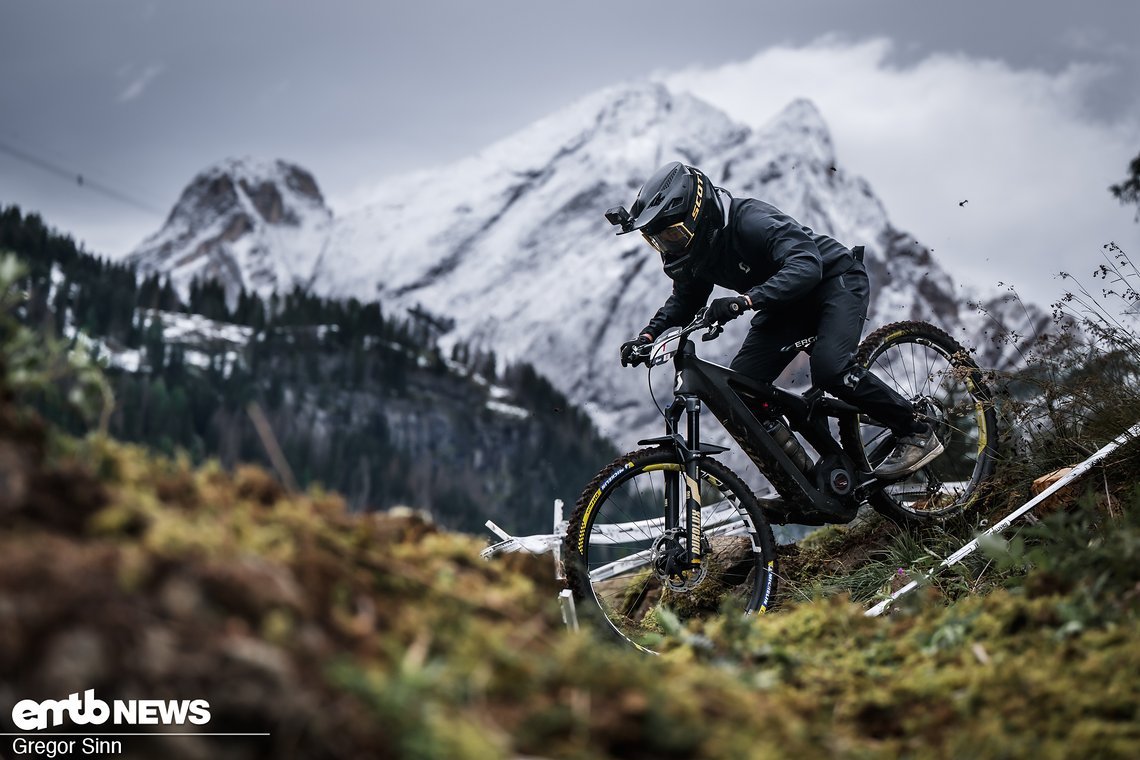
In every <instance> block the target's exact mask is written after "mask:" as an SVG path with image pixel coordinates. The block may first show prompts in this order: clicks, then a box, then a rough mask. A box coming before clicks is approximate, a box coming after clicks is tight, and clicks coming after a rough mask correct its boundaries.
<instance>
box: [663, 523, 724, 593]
mask: <svg viewBox="0 0 1140 760" xmlns="http://www.w3.org/2000/svg"><path fill="white" fill-rule="evenodd" d="M709 549H710V547H709V542H708V538H707V537H705V536H701V556H702V557H706V556H708V554H709ZM650 551H651V552H652V557H653V560H652V561H653V572H654V574H655V575H656V576H657V579H658V580H660V581H661V583H662V584H664V585H665V586H666V587H667V588H668V589H669V590H671V591H679V592H685V591H691V590H693V589H694V588H696V587H697V586H699V585H700V584H701V582H702V581H704V579H705V576H706V575H708V572H709V569H708V564H707V563H703V562H702V563H701V564H700V565H696V566H694V565H692V564H690V563H689V548H688V534H687V533H686V531H685V530H684V529H683V528H671V529H669V530H667V531H665V532H664V533H662V534H661V535H660V536H658V537H657V539H656V540H655V541H654V542H653V546H652V547H651V549H650Z"/></svg>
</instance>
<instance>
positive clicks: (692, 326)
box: [633, 306, 724, 363]
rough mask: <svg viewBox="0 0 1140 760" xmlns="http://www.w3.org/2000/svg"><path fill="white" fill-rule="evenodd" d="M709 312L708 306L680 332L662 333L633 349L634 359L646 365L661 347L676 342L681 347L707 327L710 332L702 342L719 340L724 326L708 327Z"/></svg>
mask: <svg viewBox="0 0 1140 760" xmlns="http://www.w3.org/2000/svg"><path fill="white" fill-rule="evenodd" d="M707 311H708V307H707V306H706V307H702V308H701V310H700V311H698V312H697V314H696V316H694V317H693V321H692V322H690V323H689V324H688V325H686V326H685V327H682V328H681V329H680V330H679V331H678V332H665V333H662V334H661V335H660V336H658V338H657V340H655V341H653V342H652V343H646V344H645V345H643V346H637V347H636V348H634V349H633V355H634V357H635V358H638V359H642V360H644V361H645V362H646V363H649V360H650V358H651V357H652V356H653V355H654V354H655V353H656V352H657V350H658V349H659V348H660V347H661V346H663V345H665V344H666V343H668V342H670V341H674V340H676V341H680V343H679V344H678V345H680V344H681V343H684V341H685V339H686V338H688V337H689V336H690V335H692V334H693V333H695V332H697V331H698V330H701V329H703V328H706V327H707V328H708V332H706V333H705V334H704V335H702V336H701V340H715V339H717V338H719V337H720V334H721V333H723V332H724V325H722V324H720V323H719V322H713V323H712V324H711V325H706V324H705V313H706V312H707Z"/></svg>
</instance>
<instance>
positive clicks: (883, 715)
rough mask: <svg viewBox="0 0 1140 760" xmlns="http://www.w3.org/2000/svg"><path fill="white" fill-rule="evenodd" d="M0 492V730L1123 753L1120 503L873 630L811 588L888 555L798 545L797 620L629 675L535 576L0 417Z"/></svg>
mask: <svg viewBox="0 0 1140 760" xmlns="http://www.w3.org/2000/svg"><path fill="white" fill-rule="evenodd" d="M0 486H2V487H0V522H2V531H0V557H3V561H2V562H0V641H2V645H0V683H2V684H4V685H5V688H3V689H0V714H3V715H8V714H10V709H11V706H12V704H13V702H14V700H15V699H19V698H25V697H33V698H41V699H42V698H59V697H62V696H65V695H66V694H67V693H69V692H71V691H77V690H82V689H86V688H95V689H96V690H97V691H98V693H99V694H100V696H101V697H102V698H104V699H111V698H119V699H127V698H165V699H190V698H205V699H208V700H209V701H210V704H211V706H212V715H213V720H212V721H211V723H210V724H209V729H210V730H213V731H270V732H271V733H272V734H273V736H272V737H271V739H268V740H266V739H254V740H248V741H245V742H244V743H243V742H242V741H241V740H235V739H217V740H206V739H203V740H201V741H200V742H199V741H198V740H194V739H183V740H179V739H170V740H168V742H167V744H166V745H165V746H164V747H163V749H162V753H163V755H164V756H168V757H198V756H220V755H221V754H222V753H225V754H226V755H227V756H232V757H363V756H370V757H384V756H408V757H413V756H414V757H449V758H450V757H478V758H485V757H496V756H500V757H512V756H517V755H520V754H521V755H533V756H546V757H582V758H586V757H591V758H592V757H607V756H611V757H682V756H684V757H692V756H696V757H745V756H748V757H789V756H803V757H818V756H847V757H895V756H898V755H900V754H903V755H906V756H915V757H926V756H930V757H1021V756H1027V755H1031V754H1032V755H1033V756H1040V757H1062V756H1071V755H1075V754H1080V755H1086V756H1088V755H1093V756H1101V757H1103V756H1119V757H1136V756H1140V715H1138V704H1140V675H1138V674H1140V636H1138V634H1140V630H1138V626H1137V607H1138V599H1140V562H1138V561H1137V560H1140V556H1137V555H1138V554H1140V519H1138V518H1137V515H1140V510H1133V511H1129V512H1125V516H1124V517H1123V518H1120V519H1116V520H1109V519H1105V518H1103V517H1101V516H1100V514H1099V513H1098V512H1097V511H1096V507H1095V505H1094V504H1092V503H1091V502H1089V503H1087V504H1085V506H1084V510H1083V511H1079V512H1078V513H1077V517H1073V516H1070V515H1066V514H1065V513H1061V515H1060V517H1058V518H1055V519H1054V522H1053V523H1050V531H1048V535H1049V536H1050V538H1048V539H1043V538H1041V539H1033V540H1031V541H1030V543H1029V544H1028V546H1029V548H1024V547H1022V548H1019V549H1018V550H1017V551H1015V552H1013V554H1012V555H1006V556H1005V557H1004V558H1003V559H1000V561H997V562H996V564H995V562H990V563H989V566H984V567H975V568H974V569H970V568H967V569H965V570H963V571H962V572H961V573H959V575H958V576H956V579H957V581H958V583H957V585H955V584H953V583H951V584H948V585H945V586H944V587H943V588H942V589H941V593H939V589H929V590H928V591H927V592H926V594H925V595H922V594H920V595H917V596H916V597H915V598H914V600H913V601H912V602H910V603H909V604H908V605H906V606H905V607H904V608H903V609H901V610H900V611H899V612H898V613H897V614H895V615H894V616H892V617H890V618H889V619H874V620H872V619H867V618H864V617H863V616H862V614H861V613H862V609H863V607H862V606H861V605H858V604H854V603H851V602H850V601H848V597H846V596H845V595H838V596H829V595H828V593H829V592H830V591H834V590H836V589H842V588H844V587H845V586H844V583H848V581H849V580H850V579H851V578H852V577H853V576H854V574H855V573H856V572H857V571H858V570H859V568H860V567H863V568H866V567H867V566H868V565H867V563H868V562H878V563H879V565H880V566H881V567H877V568H874V569H875V570H881V569H882V567H889V566H890V565H891V564H892V563H893V562H895V561H897V557H898V556H899V553H900V552H902V553H904V554H905V548H906V547H907V546H910V545H911V543H913V542H910V543H908V541H907V540H905V539H900V538H898V537H897V532H895V531H894V530H893V529H892V528H889V527H882V526H880V527H874V526H872V527H871V528H864V529H861V530H860V531H854V532H846V533H845V532H842V531H832V532H829V533H824V534H822V535H821V536H820V537H819V538H817V539H815V540H814V541H813V542H809V544H808V545H807V546H806V547H804V548H801V549H800V552H799V555H798V556H795V557H788V562H787V563H786V564H787V566H788V572H789V573H791V574H792V575H794V576H796V577H793V578H790V579H789V580H790V581H791V583H790V585H791V586H794V587H795V588H796V589H797V591H796V593H795V594H793V595H792V596H793V597H796V598H802V597H804V596H808V597H811V599H810V600H809V601H800V602H796V601H795V598H791V599H790V600H789V602H788V603H787V604H786V605H785V607H784V609H783V610H782V611H780V612H779V613H777V614H775V615H770V616H766V617H764V618H758V619H751V620H747V621H746V620H743V619H741V618H739V617H737V616H733V615H727V616H724V617H722V618H719V619H717V620H716V621H713V622H711V623H709V624H708V625H707V626H706V627H705V630H704V631H703V633H704V634H705V636H706V637H707V639H705V638H694V640H693V641H694V643H693V644H692V645H690V646H682V647H680V648H678V649H677V650H676V651H674V652H672V653H670V654H669V655H667V656H666V657H664V658H658V659H654V658H647V657H644V656H641V655H638V654H636V653H633V652H629V651H625V650H619V649H615V648H612V647H610V646H607V645H603V644H601V643H599V642H596V641H595V640H594V639H592V638H590V637H589V636H588V635H582V636H571V635H567V634H566V633H564V631H563V630H562V626H561V622H560V620H559V618H558V614H557V611H556V609H555V605H554V602H553V599H554V594H555V589H554V587H553V584H552V582H546V580H545V579H546V578H548V577H549V574H550V567H549V563H548V562H547V561H544V560H540V559H531V558H523V557H518V556H516V557H509V558H507V559H506V560H504V561H495V562H491V563H488V562H484V561H483V560H481V559H480V558H479V557H478V550H479V549H480V548H481V545H480V544H479V542H477V541H475V540H473V539H471V538H466V537H462V536H458V535H449V534H445V533H440V532H437V531H436V530H434V529H433V528H432V527H431V526H430V525H426V524H424V523H423V522H422V521H420V520H419V519H418V518H416V517H415V516H414V515H374V516H368V515H352V516H350V515H348V514H347V513H346V512H345V510H344V508H343V505H342V503H341V501H340V499H339V498H338V497H337V496H335V495H329V494H322V493H317V492H310V493H308V494H305V495H299V496H296V495H295V496H290V495H286V494H284V493H282V491H281V490H280V489H279V487H278V486H277V485H276V483H275V482H274V480H273V479H272V478H271V477H270V476H269V475H267V474H266V473H264V472H263V471H260V470H257V469H253V468H242V469H239V470H238V471H237V472H236V473H233V474H228V473H226V472H223V471H222V470H221V469H219V468H218V467H216V466H207V467H204V468H201V469H193V468H191V467H190V466H189V465H188V464H187V463H186V462H184V461H178V460H173V461H172V460H169V459H162V458H156V457H154V456H152V455H150V454H148V453H147V452H146V451H143V450H141V449H139V448H135V447H131V446H125V445H121V444H118V443H115V442H113V441H108V440H105V439H99V438H91V439H88V440H84V441H75V440H72V439H66V438H62V437H58V436H55V435H54V434H52V433H51V432H50V431H45V430H44V429H43V428H42V426H41V425H40V423H38V422H37V421H36V420H34V419H33V418H32V417H31V416H30V414H29V413H28V412H27V411H26V410H22V409H20V408H18V407H16V406H14V405H13V403H11V399H10V398H6V399H5V400H4V401H3V402H0ZM1082 515H1083V517H1082ZM1090 536H1091V537H1092V540H1090ZM1043 541H1044V542H1045V543H1042V542H1043ZM1049 542H1052V543H1049ZM900 546H901V547H902V549H900V548H899V547H900ZM1019 546H1020V545H1019ZM1034 546H1036V547H1037V548H1036V549H1034V548H1033V547H1034ZM1054 548H1055V551H1054ZM1082 551H1083V554H1082V553H1081V552H1082ZM1034 552H1036V553H1034ZM995 556H997V555H995ZM1077 558H1079V559H1077ZM999 566H1000V568H999ZM999 569H1000V572H999ZM979 571H980V572H981V574H983V575H985V574H986V573H988V574H989V577H990V578H991V580H989V581H985V580H984V579H983V580H979V579H978V578H976V577H973V578H971V577H970V576H971V573H973V574H974V576H976V575H977V574H978V572H979ZM821 574H823V575H824V576H825V577H826V578H827V580H826V582H822V581H820V580H819V577H820V575H821ZM868 575H870V573H869V574H868ZM880 577H881V576H880ZM845 579H847V580H845ZM857 585H858V584H854V583H848V585H847V586H846V588H856V586H857ZM967 589H976V590H988V591H989V593H988V594H985V595H977V594H963V593H962V592H963V591H964V590H967ZM856 591H857V592H858V589H856ZM864 593H865V592H864ZM948 596H949V597H954V596H960V598H959V599H958V600H957V601H956V602H949V601H948ZM210 741H214V742H215V743H214V744H209V743H208V742H210ZM126 750H127V753H128V755H129V754H131V753H132V752H137V753H138V754H136V755H135V756H138V757H145V756H153V753H154V751H155V748H154V745H153V744H147V745H145V746H141V745H140V746H139V747H137V748H134V747H133V746H132V745H130V744H128V745H127V747H126Z"/></svg>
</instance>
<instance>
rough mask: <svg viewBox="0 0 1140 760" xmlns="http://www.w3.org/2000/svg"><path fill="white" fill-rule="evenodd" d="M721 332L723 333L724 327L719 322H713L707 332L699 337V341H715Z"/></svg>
mask: <svg viewBox="0 0 1140 760" xmlns="http://www.w3.org/2000/svg"><path fill="white" fill-rule="evenodd" d="M722 332H724V325H722V324H721V323H720V322H713V323H712V324H711V325H709V329H708V332H706V333H705V334H704V335H702V336H701V340H716V339H717V338H719V337H720V334H721V333H722Z"/></svg>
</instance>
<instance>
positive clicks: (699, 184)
mask: <svg viewBox="0 0 1140 760" xmlns="http://www.w3.org/2000/svg"><path fill="white" fill-rule="evenodd" d="M722 221H723V215H722V212H721V207H720V200H719V199H718V198H717V197H716V190H715V189H714V188H713V185H712V182H710V181H709V178H708V177H707V176H705V174H704V172H702V171H701V170H699V169H697V168H695V167H692V166H685V165H684V164H682V163H681V162H680V161H674V162H672V163H669V164H665V166H662V167H661V168H660V169H658V170H657V171H655V172H654V173H653V176H651V177H650V178H649V179H648V180H646V181H645V184H644V185H642V186H641V190H640V191H639V192H638V193H637V200H635V201H634V202H633V208H632V209H630V218H629V224H628V226H625V225H623V230H622V231H623V232H631V231H633V230H640V231H641V234H642V235H644V236H645V239H646V240H648V241H649V243H650V244H651V245H652V246H653V247H654V248H656V249H657V251H658V253H660V254H661V261H662V264H663V265H664V267H665V274H667V275H669V277H676V276H677V275H679V274H681V273H682V272H683V271H684V270H685V269H686V268H688V267H691V266H692V265H693V264H695V263H696V261H697V259H699V258H700V256H701V255H702V254H703V253H704V250H705V249H706V248H707V246H708V242H709V239H710V238H711V237H712V235H713V233H715V232H716V231H717V230H719V229H720V226H721V223H722ZM619 234H620V233H619Z"/></svg>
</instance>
